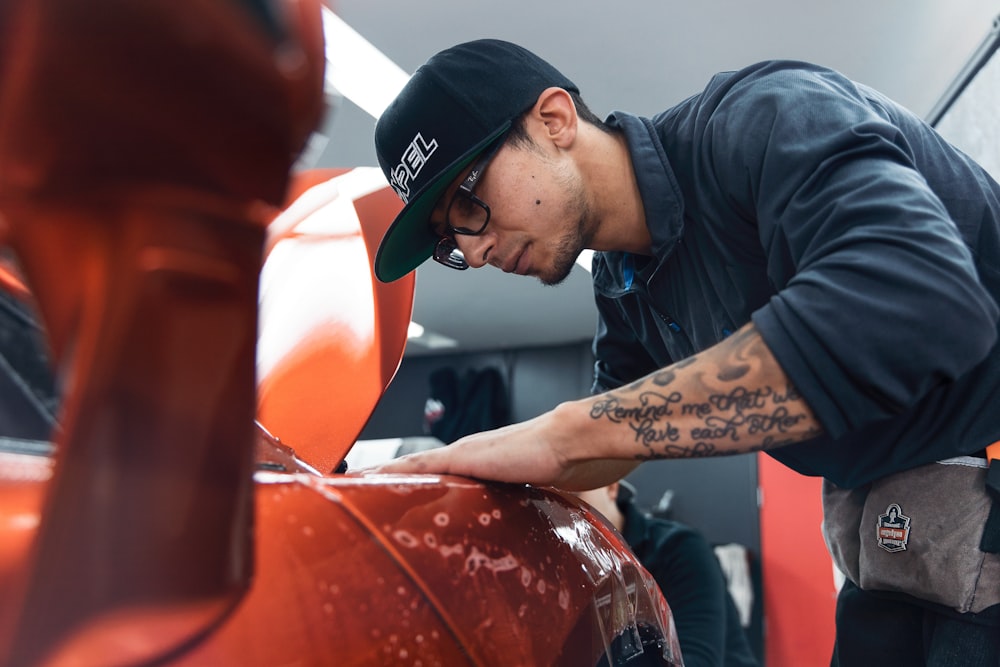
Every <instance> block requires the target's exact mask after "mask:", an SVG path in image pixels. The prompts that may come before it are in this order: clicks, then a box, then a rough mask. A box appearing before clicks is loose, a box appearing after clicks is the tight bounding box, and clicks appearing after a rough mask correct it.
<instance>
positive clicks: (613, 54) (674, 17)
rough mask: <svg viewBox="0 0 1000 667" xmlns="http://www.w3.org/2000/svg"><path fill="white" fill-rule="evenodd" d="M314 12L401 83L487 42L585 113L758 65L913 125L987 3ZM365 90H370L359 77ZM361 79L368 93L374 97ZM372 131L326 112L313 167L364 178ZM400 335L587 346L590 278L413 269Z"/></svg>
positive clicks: (395, 0) (953, 68)
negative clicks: (413, 331)
mask: <svg viewBox="0 0 1000 667" xmlns="http://www.w3.org/2000/svg"><path fill="white" fill-rule="evenodd" d="M330 7H331V8H332V9H333V10H334V12H335V13H336V14H337V15H338V16H339V17H340V18H341V19H342V20H343V21H344V22H346V23H347V24H348V25H349V26H351V27H352V28H353V29H354V30H356V31H357V32H358V33H360V34H361V35H362V36H363V37H364V38H365V39H366V40H367V41H368V42H369V43H371V44H372V45H374V46H375V47H376V48H378V49H379V50H381V51H382V53H383V54H385V55H386V56H387V57H388V58H389V59H390V60H392V61H393V62H395V63H396V64H397V65H398V66H399V67H400V68H402V69H403V70H404V71H405V72H406V73H411V72H413V70H414V69H416V68H417V67H418V66H419V65H420V64H422V63H423V62H424V61H425V60H426V59H427V58H428V57H430V56H431V55H432V54H433V53H435V52H436V51H439V50H441V49H444V48H447V47H449V46H452V45H453V44H456V43H458V42H463V41H466V40H470V39H477V38H481V37H497V38H501V39H506V40H509V41H513V42H517V43H519V44H521V45H523V46H525V47H527V48H529V49H531V50H533V51H535V52H536V53H538V54H539V55H541V56H542V57H544V58H546V59H547V60H549V61H550V62H552V63H553V64H554V65H555V66H556V67H558V68H559V69H561V70H562V71H563V72H564V73H565V74H567V76H569V77H570V78H571V79H573V80H574V81H575V82H576V84H577V85H578V86H579V87H580V89H581V91H582V93H583V97H584V99H585V100H586V101H587V103H588V106H590V107H591V108H592V109H593V110H594V111H595V112H596V113H597V114H598V115H602V116H603V115H606V114H608V113H610V112H611V111H614V110H617V109H621V110H625V111H630V112H633V113H638V114H641V115H652V114H654V113H657V112H658V111H661V110H663V109H665V108H667V107H669V106H671V105H672V104H674V103H677V102H680V101H681V100H683V99H684V98H686V97H688V96H689V95H692V94H694V93H696V92H698V91H699V90H700V89H701V87H702V86H703V85H704V84H705V83H706V82H707V81H708V79H709V77H710V76H712V75H713V74H714V73H716V72H718V71H723V70H730V69H737V68H739V67H742V66H743V65H747V64H750V63H752V62H756V61H758V60H763V59H767V58H794V59H801V60H809V61H813V62H816V63H819V64H823V65H828V66H831V67H833V68H835V69H839V70H840V71H842V72H844V73H845V74H847V75H848V76H850V77H851V78H853V79H855V80H857V81H860V82H862V83H865V84H868V85H870V86H872V87H874V88H876V89H879V90H881V91H882V92H883V93H886V94H887V95H889V96H890V97H892V98H894V99H895V100H896V101H898V102H900V103H902V104H903V105H905V106H908V107H909V108H910V109H912V110H913V111H915V112H916V113H918V114H920V115H922V116H926V115H927V113H928V112H929V111H930V110H931V109H932V108H933V106H934V104H935V102H937V100H938V98H939V97H940V96H941V95H942V94H943V93H944V92H945V89H946V88H947V87H948V84H949V83H951V81H952V80H953V79H954V78H955V77H956V75H957V74H958V73H959V71H960V70H961V68H962V66H963V65H964V64H965V62H966V60H967V59H968V58H969V56H970V55H971V54H972V53H973V51H974V50H975V48H976V47H977V46H978V45H979V44H980V42H981V41H982V39H983V38H984V37H985V36H986V34H987V32H988V31H989V28H990V26H991V24H992V21H993V19H994V18H995V17H996V16H997V14H998V13H1000V2H998V0H951V1H950V2H941V1H940V0H882V1H878V0H874V1H873V0H840V1H839V2H836V3H832V2H828V3H811V2H802V1H801V0H758V1H757V2H748V1H746V0H705V1H704V2H697V3H696V2H678V1H676V0H619V1H618V2H616V3H614V8H612V6H611V3H608V2H597V1H596V0H503V2H497V1H495V0H494V1H493V2H481V1H477V0H464V1H458V0H428V1H425V2H412V1H411V0H330ZM372 78H373V79H374V78H375V77H372ZM378 84H379V82H378V81H377V80H373V81H372V85H373V86H377V85H378ZM374 124H375V121H374V119H373V118H372V116H371V115H369V114H368V113H366V112H364V111H362V109H361V108H360V107H358V106H356V105H355V104H354V103H353V102H351V101H350V100H349V99H347V98H342V99H338V100H337V103H336V104H334V105H333V106H332V107H331V109H330V113H329V115H328V118H327V120H326V123H325V125H324V127H323V129H322V134H323V135H325V136H326V137H327V138H328V143H327V144H326V146H325V148H324V149H323V150H322V151H318V152H317V156H316V157H314V158H313V160H314V161H315V166H320V167H344V166H374V165H377V162H376V160H375V154H374V149H373V146H372V133H373V130H374ZM416 284H417V287H416V296H415V300H414V314H413V319H414V321H416V322H418V323H420V324H421V325H423V326H424V327H425V328H426V329H427V330H429V331H430V332H433V333H435V334H438V335H440V336H444V337H447V338H448V339H451V340H453V341H455V342H456V344H455V346H453V347H450V348H436V347H432V346H427V345H423V344H419V343H413V342H411V343H410V344H409V345H408V346H407V351H406V355H407V356H413V355H421V354H434V353H441V352H456V351H457V352H466V351H478V350H496V349H508V348H520V347H538V346H547V345H557V344H564V343H570V342H577V341H585V340H589V339H590V338H591V336H592V335H593V331H594V326H595V312H596V311H595V309H594V305H593V300H592V295H591V289H590V277H589V275H588V274H587V272H586V271H585V270H584V269H582V268H580V267H575V268H574V269H573V274H572V275H571V276H570V277H569V279H568V280H567V281H566V282H565V283H563V284H562V285H559V286H556V287H546V286H543V285H541V284H540V283H538V282H537V281H535V280H534V279H529V278H524V277H519V276H513V275H507V274H503V273H502V272H500V271H498V270H496V269H493V268H489V267H487V268H485V269H481V270H472V271H466V272H463V273H458V272H455V271H452V270H450V269H446V268H444V267H441V266H439V265H437V264H436V263H434V262H427V263H425V264H424V265H423V266H422V267H421V268H420V269H418V271H417V282H416Z"/></svg>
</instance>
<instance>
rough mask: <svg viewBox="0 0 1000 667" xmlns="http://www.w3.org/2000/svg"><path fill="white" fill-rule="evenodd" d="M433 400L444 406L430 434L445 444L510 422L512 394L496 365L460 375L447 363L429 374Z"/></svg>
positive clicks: (432, 421) (434, 421)
mask: <svg viewBox="0 0 1000 667" xmlns="http://www.w3.org/2000/svg"><path fill="white" fill-rule="evenodd" d="M429 384H430V399H432V400H436V401H438V402H439V403H440V405H441V408H443V413H442V414H441V415H440V417H438V418H436V419H434V420H431V421H430V423H429V426H430V434H431V435H433V436H434V437H436V438H437V439H438V440H440V441H441V442H444V443H445V444H450V443H452V442H454V441H456V440H458V439H459V438H461V437H463V436H466V435H469V434H470V433H478V432H479V431H488V430H490V429H494V428H499V427H501V426H506V425H507V424H509V423H510V397H509V396H508V393H507V384H506V382H505V381H504V378H503V375H501V373H500V371H499V370H498V369H496V368H492V367H488V368H483V369H481V370H472V369H470V370H467V371H465V372H464V373H463V374H461V375H460V374H459V373H458V371H456V370H455V369H454V368H452V367H450V366H448V367H445V368H439V369H437V370H435V371H433V372H432V373H431V375H430V380H429Z"/></svg>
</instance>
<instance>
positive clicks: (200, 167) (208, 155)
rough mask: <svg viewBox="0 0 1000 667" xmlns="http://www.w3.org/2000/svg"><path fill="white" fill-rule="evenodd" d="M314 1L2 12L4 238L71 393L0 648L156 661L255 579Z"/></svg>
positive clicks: (36, 0) (16, 654) (20, 660)
mask: <svg viewBox="0 0 1000 667" xmlns="http://www.w3.org/2000/svg"><path fill="white" fill-rule="evenodd" d="M320 10H321V7H320V4H319V2H318V0H290V1H288V2H282V3H280V4H279V3H278V2H268V1H266V0H261V1H257V0H247V1H246V2H240V1H236V0H191V1H190V2H183V3H178V2H174V1H173V0H145V1H143V2H133V1H132V0H94V1H92V2H85V3H81V2H78V1H77V0H9V1H8V2H4V3H3V4H2V7H0V227H2V229H0V237H2V238H3V239H4V240H5V241H6V242H9V243H10V245H11V246H12V247H13V248H14V250H15V251H16V253H17V255H18V260H19V265H20V266H21V267H23V269H24V275H25V277H26V281H27V284H28V287H29V289H30V290H31V292H32V294H33V296H34V298H35V301H36V303H37V305H38V309H39V312H40V314H41V318H42V320H43V323H44V325H45V328H46V330H47V332H48V334H49V337H50V343H51V349H52V352H53V357H54V359H55V361H56V362H57V364H58V369H57V372H58V376H59V379H60V382H61V383H62V386H63V388H64V391H63V394H64V400H63V409H62V412H61V415H60V425H61V431H60V434H59V435H58V436H57V442H56V445H57V456H56V459H55V464H54V467H53V468H52V473H51V479H50V481H48V482H46V483H45V486H44V496H40V495H38V494H37V493H36V494H34V495H33V496H31V503H32V505H31V506H37V507H39V508H40V513H39V514H38V515H37V516H35V517H34V520H35V521H37V526H36V527H35V529H34V530H32V531H30V532H25V531H24V530H22V531H21V533H20V534H19V535H20V537H16V536H12V537H13V539H12V540H11V544H12V545H13V546H12V547H5V551H4V556H3V558H4V559H5V560H4V561H3V563H4V564H5V565H6V566H8V567H10V568H11V569H8V570H7V571H6V572H4V573H3V575H2V576H0V582H2V585H3V590H2V591H0V663H2V664H4V665H12V666H21V665H38V664H45V665H102V666H104V667H112V666H114V665H119V664H121V665H124V664H130V665H131V664H141V663H144V662H149V661H154V660H160V659H163V658H164V657H165V656H167V655H169V654H170V653H171V652H176V651H179V650H182V649H183V648H184V647H185V646H189V645H191V644H192V643H194V642H196V641H197V640H198V639H199V638H200V637H202V636H204V634H205V633H207V632H209V631H210V630H211V629H212V628H213V626H215V625H217V624H218V623H220V622H221V621H222V619H223V618H224V617H225V615H226V614H227V613H228V612H229V611H230V610H231V609H232V608H233V606H234V605H235V604H236V603H237V602H238V601H239V599H240V596H241V595H242V594H243V592H244V591H245V589H246V587H247V586H248V583H249V580H250V575H251V569H252V561H251V559H250V555H251V553H252V551H251V546H252V545H251V538H252V535H251V526H252V509H253V504H252V486H251V475H252V470H253V441H254V440H253V438H254V431H253V416H254V411H255V401H254V379H253V378H254V350H255V342H256V341H255V335H254V334H255V329H256V321H257V279H258V273H259V270H260V266H261V251H262V247H263V243H264V238H265V224H266V222H267V221H268V220H267V215H266V214H265V213H263V212H264V211H267V210H270V209H271V208H272V207H274V206H279V205H281V203H282V199H283V197H284V193H285V190H286V188H287V184H288V183H287V181H288V173H289V170H290V167H291V164H292V161H293V160H294V159H295V156H296V155H297V154H298V153H299V152H300V151H301V149H302V146H303V145H304V143H305V141H306V138H307V137H308V135H309V133H310V132H311V131H312V129H313V128H314V127H315V126H316V125H317V124H318V121H319V119H320V117H321V115H322V112H323V68H324V62H325V60H324V53H323V37H322V24H321V16H320ZM32 484H34V482H32ZM23 491H24V490H23V489H22V491H21V492H19V493H22V494H23ZM17 516H18V517H21V518H22V519H25V520H26V521H29V523H30V521H31V520H32V519H31V515H30V513H29V514H22V515H17ZM29 523H25V524H23V526H25V527H27V526H29ZM19 525H21V524H19ZM3 541H4V544H5V545H6V544H7V543H8V542H7V537H6V536H5V538H4V540H3ZM195 545H197V546H196V547H195Z"/></svg>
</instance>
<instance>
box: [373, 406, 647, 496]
mask: <svg viewBox="0 0 1000 667" xmlns="http://www.w3.org/2000/svg"><path fill="white" fill-rule="evenodd" d="M570 410H573V407H572V406H571V405H570V404H567V405H565V406H560V407H557V408H556V409H555V410H553V411H551V412H548V413H546V414H543V415H540V416H538V417H536V418H534V419H531V420H529V421H526V422H521V423H519V424H511V425H510V426H505V427H503V428H499V429H496V430H493V431H484V432H482V433H474V434H472V435H469V436H466V437H464V438H462V439H460V440H458V441H456V442H454V443H453V444H451V445H448V446H446V447H439V448H437V449H431V450H427V451H423V452H417V453H415V454H410V455H408V456H404V457H401V458H398V459H395V460H393V461H389V462H388V463H384V464H382V465H380V466H377V467H375V468H371V469H368V470H369V471H371V472H380V473H381V472H385V473H437V474H452V475H465V476H467V477H475V478H478V479H489V480H495V481H500V482H514V483H527V484H534V485H536V486H555V487H557V488H560V489H564V490H567V491H582V490H586V489H593V488H597V487H599V486H604V485H606V484H610V483H611V482H615V481H617V480H619V479H621V478H622V477H623V476H624V475H626V474H627V473H628V472H630V471H631V470H632V469H633V468H635V466H636V465H638V461H616V460H603V459H598V460H575V459H577V458H578V457H577V456H574V454H575V453H576V454H579V452H574V448H573V443H572V442H570V441H568V440H567V439H565V435H566V433H565V431H564V430H562V429H560V428H559V427H558V423H559V421H560V415H561V414H564V413H566V412H568V411H570Z"/></svg>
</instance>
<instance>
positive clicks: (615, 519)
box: [576, 482, 759, 667]
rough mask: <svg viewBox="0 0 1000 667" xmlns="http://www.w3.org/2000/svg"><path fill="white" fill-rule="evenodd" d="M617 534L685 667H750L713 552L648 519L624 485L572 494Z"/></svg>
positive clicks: (683, 531)
mask: <svg viewBox="0 0 1000 667" xmlns="http://www.w3.org/2000/svg"><path fill="white" fill-rule="evenodd" d="M576 495H577V496H578V497H579V498H580V499H581V500H583V501H584V502H586V503H588V504H589V505H590V506H591V507H593V508H594V509H595V510H597V511H598V512H600V513H601V514H602V515H603V516H604V517H605V518H606V519H607V520H608V522H609V523H610V524H611V525H613V526H614V527H615V528H617V529H618V532H620V533H621V534H622V537H624V538H625V541H626V542H627V543H628V545H629V547H630V548H631V549H632V551H633V552H635V555H636V558H638V559H639V562H640V563H642V565H643V567H645V568H646V569H647V570H649V573H650V574H652V575H653V578H654V579H656V583H657V584H658V585H659V587H660V590H661V591H663V596H664V598H665V599H666V600H667V602H668V603H669V604H670V612H671V615H672V616H673V619H674V626H675V627H676V629H677V641H678V642H679V643H680V645H681V653H682V655H683V658H684V666H685V667H701V666H707V665H715V666H717V667H754V666H756V665H758V664H759V663H758V662H757V659H756V658H755V657H754V655H753V652H752V651H751V650H750V644H749V643H748V642H747V638H746V635H745V634H744V632H743V628H742V627H741V626H740V618H739V612H738V611H737V610H736V604H735V603H734V602H733V599H732V597H731V596H730V594H729V590H728V589H727V588H726V579H725V575H724V574H723V573H722V568H721V567H720V566H719V561H718V560H717V558H716V556H715V552H714V551H712V547H711V546H710V545H709V543H708V542H707V541H706V540H705V538H704V537H702V536H701V534H700V533H698V532H697V531H695V530H694V529H693V528H691V527H689V526H685V525H683V524H680V523H677V522H676V521H669V520H667V519H659V518H654V517H649V516H646V515H645V514H643V513H642V512H641V511H640V510H639V508H638V506H637V505H636V504H635V500H634V499H635V495H634V492H633V490H632V489H631V488H630V486H629V485H628V483H627V482H613V483H611V484H609V485H607V486H602V487H601V488H598V489H593V490H591V491H579V492H577V494H576Z"/></svg>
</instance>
